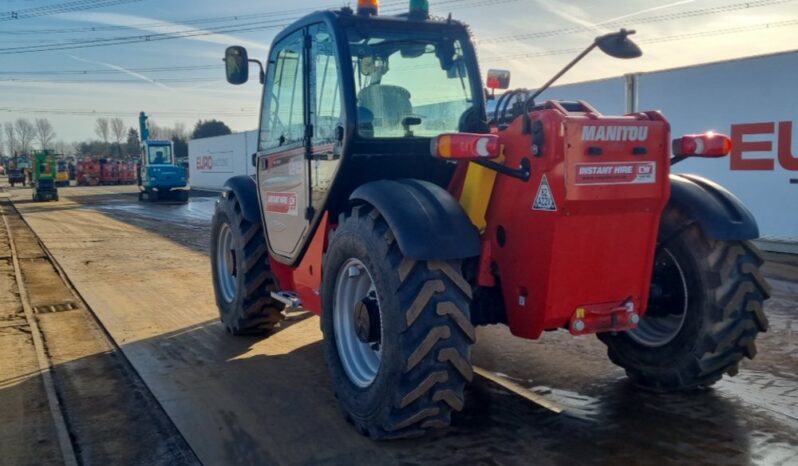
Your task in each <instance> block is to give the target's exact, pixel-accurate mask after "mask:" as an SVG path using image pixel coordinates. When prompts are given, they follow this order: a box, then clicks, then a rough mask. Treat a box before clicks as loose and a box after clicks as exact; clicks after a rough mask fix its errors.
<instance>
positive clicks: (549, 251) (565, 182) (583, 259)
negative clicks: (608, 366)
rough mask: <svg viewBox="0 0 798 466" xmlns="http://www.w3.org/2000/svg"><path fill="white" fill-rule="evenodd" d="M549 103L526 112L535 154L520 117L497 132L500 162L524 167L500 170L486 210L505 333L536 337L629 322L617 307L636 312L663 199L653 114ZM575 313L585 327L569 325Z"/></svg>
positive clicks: (666, 187) (664, 181) (665, 167)
mask: <svg viewBox="0 0 798 466" xmlns="http://www.w3.org/2000/svg"><path fill="white" fill-rule="evenodd" d="M549 107H550V108H549V109H546V110H542V111H538V112H534V113H533V114H532V123H533V125H532V126H533V128H534V127H535V126H536V125H537V126H538V127H539V128H541V129H542V134H543V138H542V140H541V139H540V138H538V142H539V143H541V142H542V144H540V147H541V150H540V151H539V152H540V156H539V157H538V156H535V155H533V150H534V149H533V147H534V144H533V142H532V137H531V136H530V135H528V134H523V133H522V129H523V121H522V120H523V119H521V118H519V119H517V120H516V122H515V123H514V124H513V125H511V126H510V127H509V128H508V129H506V130H504V131H502V132H501V138H502V143H503V144H504V145H505V155H506V162H505V164H506V165H508V166H511V167H518V166H520V165H521V163H522V160H523V159H527V160H528V161H529V163H530V165H531V178H530V179H529V181H523V180H520V179H517V178H513V177H509V176H505V175H499V177H498V178H497V182H496V185H495V187H494V191H493V195H492V198H491V204H490V207H489V209H488V219H487V220H488V230H487V235H488V240H489V241H491V249H492V251H493V259H494V261H495V263H496V268H497V270H498V274H499V280H500V283H501V286H502V291H503V294H504V300H505V304H506V306H507V315H508V319H509V324H510V329H511V331H512V332H513V334H515V335H517V336H521V337H526V338H537V337H539V336H540V334H541V332H542V331H544V330H547V329H555V328H563V327H568V328H570V329H571V331H572V332H573V333H576V334H580V333H590V332H596V331H608V330H623V329H626V328H630V327H629V325H632V324H630V323H629V322H628V320H629V319H628V317H627V315H626V314H624V315H621V314H620V312H621V311H620V309H623V308H624V305H626V306H627V307H628V306H629V304H628V300H631V302H632V303H633V304H634V311H635V312H636V313H638V314H640V315H642V313H643V312H644V311H645V305H646V302H647V300H648V290H649V285H650V280H651V272H652V268H653V259H654V253H655V248H656V243H657V232H658V229H659V220H660V215H661V213H662V210H663V208H664V207H665V204H666V203H667V201H668V198H669V196H670V183H669V180H668V175H669V173H670V162H669V158H670V150H669V137H670V128H669V125H668V123H667V122H666V121H665V120H664V118H662V117H661V116H660V115H659V114H658V113H650V114H637V115H633V116H626V117H604V116H601V115H600V114H598V113H596V112H595V111H592V109H590V108H589V107H585V112H582V113H568V112H566V111H564V109H562V107H560V106H558V105H556V104H551V105H549ZM552 107H553V108H552ZM536 122H539V123H536ZM540 125H542V126H540ZM586 313H587V314H588V315H587V316H585V314H586ZM630 315H631V314H630ZM591 316H592V317H593V319H592V320H591ZM577 317H578V319H577ZM584 317H587V319H586V321H587V322H588V327H587V328H586V329H585V330H584V331H582V332H579V331H575V330H574V325H573V324H574V323H575V322H576V321H577V320H579V319H582V318H584ZM578 326H581V323H579V324H578ZM578 326H577V327H578Z"/></svg>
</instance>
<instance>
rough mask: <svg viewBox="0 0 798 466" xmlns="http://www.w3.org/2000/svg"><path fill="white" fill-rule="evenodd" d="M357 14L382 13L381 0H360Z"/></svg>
mask: <svg viewBox="0 0 798 466" xmlns="http://www.w3.org/2000/svg"><path fill="white" fill-rule="evenodd" d="M357 14H359V15H362V16H377V15H378V14H380V0H358V1H357Z"/></svg>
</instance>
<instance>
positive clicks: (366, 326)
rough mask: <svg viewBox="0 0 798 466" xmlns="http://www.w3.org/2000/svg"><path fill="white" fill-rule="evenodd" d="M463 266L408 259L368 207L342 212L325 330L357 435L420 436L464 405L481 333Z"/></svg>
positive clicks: (325, 289)
mask: <svg viewBox="0 0 798 466" xmlns="http://www.w3.org/2000/svg"><path fill="white" fill-rule="evenodd" d="M459 267H460V264H459V262H458V261H413V260H411V259H408V258H406V257H404V255H403V254H402V252H401V251H400V249H399V247H398V245H397V243H396V241H395V238H394V236H393V233H392V232H391V230H390V228H389V226H388V225H387V223H386V222H385V220H384V219H383V218H382V216H380V214H379V213H378V212H377V211H376V210H375V209H374V208H372V207H371V206H365V205H364V206H357V207H355V208H354V209H353V211H352V213H351V214H350V215H348V216H342V218H341V220H340V222H339V226H338V229H337V230H336V231H335V232H334V233H333V234H332V236H331V239H330V246H329V249H328V252H327V256H326V258H325V263H324V283H323V285H322V298H323V306H324V312H323V313H322V330H323V332H324V342H325V348H326V359H327V365H328V367H329V370H330V373H331V376H332V384H333V388H334V390H335V394H336V397H337V398H338V399H339V401H340V403H341V407H342V409H343V411H344V414H345V416H346V417H347V420H349V421H350V422H352V423H353V424H354V426H355V428H356V429H357V430H358V432H360V433H361V434H363V435H366V436H369V437H371V438H374V439H389V438H403V437H411V436H417V435H422V434H424V433H425V432H426V431H427V430H429V429H431V428H443V427H447V426H448V425H449V424H450V422H451V413H452V411H459V410H461V409H462V408H463V391H464V388H465V385H466V383H467V382H470V381H471V379H472V378H473V370H472V366H471V345H472V344H473V343H474V340H475V334H474V327H473V325H472V324H471V321H470V318H469V303H470V299H471V287H470V286H469V284H468V282H466V280H465V279H464V278H463V277H462V275H461V273H460V271H459Z"/></svg>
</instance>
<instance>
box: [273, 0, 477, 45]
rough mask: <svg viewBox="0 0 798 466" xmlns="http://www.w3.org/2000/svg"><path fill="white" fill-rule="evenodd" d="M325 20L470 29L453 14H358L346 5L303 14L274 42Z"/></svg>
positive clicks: (391, 25) (372, 24) (348, 23)
mask: <svg viewBox="0 0 798 466" xmlns="http://www.w3.org/2000/svg"><path fill="white" fill-rule="evenodd" d="M324 22H327V23H332V24H336V23H337V24H341V25H343V26H349V25H355V24H359V25H364V26H375V27H386V28H402V27H406V26H410V27H413V28H416V29H418V30H420V31H440V30H441V28H451V29H452V31H453V32H454V31H456V32H463V31H466V32H467V29H468V27H467V26H466V24H465V23H462V22H460V21H458V20H454V19H452V18H451V16H449V17H448V18H440V17H430V18H427V19H419V18H414V17H411V16H410V15H409V14H408V13H402V14H399V15H374V16H366V15H360V14H357V13H356V12H355V11H353V10H352V9H351V8H348V7H345V8H341V9H337V10H319V11H315V12H313V13H310V14H308V15H306V16H303V17H302V18H300V19H298V20H296V21H295V22H293V23H292V24H291V25H289V26H287V27H286V28H285V29H283V30H282V31H280V33H279V34H278V35H277V36H276V37H275V38H274V43H277V42H279V41H280V40H282V39H283V38H284V37H285V36H288V35H290V34H292V33H294V32H296V30H297V29H300V28H302V27H305V26H308V25H311V24H314V23H324Z"/></svg>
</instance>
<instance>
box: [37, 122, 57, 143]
mask: <svg viewBox="0 0 798 466" xmlns="http://www.w3.org/2000/svg"><path fill="white" fill-rule="evenodd" d="M36 139H37V140H38V141H39V146H41V149H42V150H44V149H50V148H51V147H50V146H52V144H53V139H55V131H54V130H53V125H51V124H50V120H48V119H47V118H37V119H36Z"/></svg>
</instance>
